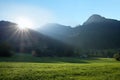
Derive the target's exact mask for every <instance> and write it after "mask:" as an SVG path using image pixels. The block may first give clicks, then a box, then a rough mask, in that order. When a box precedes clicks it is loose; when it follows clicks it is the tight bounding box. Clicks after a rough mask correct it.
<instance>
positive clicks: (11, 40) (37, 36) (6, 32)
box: [0, 21, 72, 56]
mask: <svg viewBox="0 0 120 80" xmlns="http://www.w3.org/2000/svg"><path fill="white" fill-rule="evenodd" d="M17 26H18V25H17V24H16V23H12V22H8V21H0V44H1V43H3V42H7V43H8V44H10V45H11V46H12V47H13V49H14V50H15V51H17V52H32V51H35V50H37V51H38V50H39V54H40V53H41V55H39V56H43V55H44V56H48V55H49V56H58V55H61V56H62V55H63V54H61V53H64V55H65V54H68V53H67V51H68V50H69V48H70V46H69V45H67V44H65V43H62V42H60V41H58V40H55V39H52V38H51V37H49V36H47V35H44V34H42V33H40V32H37V31H34V30H31V29H26V30H20V29H19V28H18V27H17ZM65 49H66V50H65ZM58 50H60V51H58ZM70 50H72V49H70ZM48 52H50V53H49V54H48ZM65 52H66V53H65Z"/></svg>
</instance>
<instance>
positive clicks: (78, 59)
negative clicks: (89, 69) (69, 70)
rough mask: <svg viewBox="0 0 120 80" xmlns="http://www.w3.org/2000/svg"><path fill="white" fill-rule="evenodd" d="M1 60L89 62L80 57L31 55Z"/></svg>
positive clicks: (2, 58) (2, 60) (2, 59)
mask: <svg viewBox="0 0 120 80" xmlns="http://www.w3.org/2000/svg"><path fill="white" fill-rule="evenodd" d="M0 62H35V63H88V62H87V61H86V60H84V59H81V58H78V57H33V56H31V55H17V56H13V57H0Z"/></svg>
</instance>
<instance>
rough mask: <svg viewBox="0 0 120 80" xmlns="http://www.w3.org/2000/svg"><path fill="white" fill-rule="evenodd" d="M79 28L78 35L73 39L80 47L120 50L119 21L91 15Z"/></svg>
mask: <svg viewBox="0 0 120 80" xmlns="http://www.w3.org/2000/svg"><path fill="white" fill-rule="evenodd" d="M79 27H80V28H79V35H77V36H76V38H75V37H74V38H75V40H76V41H75V42H78V43H79V46H80V47H86V48H120V37H119V35H120V21H117V20H114V19H106V18H104V17H101V16H99V15H92V16H91V17H90V18H89V19H88V20H87V21H86V22H85V23H84V24H83V25H82V27H81V26H79ZM78 43H76V45H77V44H78Z"/></svg>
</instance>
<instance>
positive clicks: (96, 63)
mask: <svg viewBox="0 0 120 80" xmlns="http://www.w3.org/2000/svg"><path fill="white" fill-rule="evenodd" d="M0 80H120V62H118V61H116V60H114V59H112V58H90V59H80V58H68V57H53V58H52V57H32V56H30V55H17V56H13V57H11V58H5V57H1V58H0Z"/></svg>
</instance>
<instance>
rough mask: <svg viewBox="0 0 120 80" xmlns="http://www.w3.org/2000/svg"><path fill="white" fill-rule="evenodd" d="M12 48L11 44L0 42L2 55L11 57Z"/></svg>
mask: <svg viewBox="0 0 120 80" xmlns="http://www.w3.org/2000/svg"><path fill="white" fill-rule="evenodd" d="M11 50H12V48H11V46H10V45H9V44H8V43H6V42H3V43H1V44H0V57H10V56H12V55H13V54H12V51H11Z"/></svg>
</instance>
